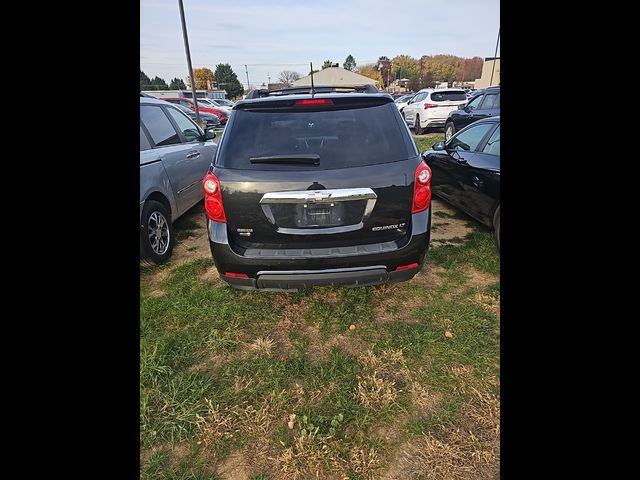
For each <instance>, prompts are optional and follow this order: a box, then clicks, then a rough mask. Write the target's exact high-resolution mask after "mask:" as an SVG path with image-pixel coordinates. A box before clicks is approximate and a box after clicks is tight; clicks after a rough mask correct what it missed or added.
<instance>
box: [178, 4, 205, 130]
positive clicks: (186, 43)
mask: <svg viewBox="0 0 640 480" xmlns="http://www.w3.org/2000/svg"><path fill="white" fill-rule="evenodd" d="M178 5H179V6H180V20H181V21H182V36H183V37H184V50H185V52H186V54H187V66H188V67H189V78H191V95H193V108H194V110H195V112H196V123H197V124H198V125H200V114H199V113H198V101H197V100H196V79H195V78H194V77H193V67H192V66H191V52H190V51H189V37H187V24H186V23H185V21H184V6H183V5H182V0H178Z"/></svg>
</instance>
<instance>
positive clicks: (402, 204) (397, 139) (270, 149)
mask: <svg viewBox="0 0 640 480" xmlns="http://www.w3.org/2000/svg"><path fill="white" fill-rule="evenodd" d="M327 97H329V98H327ZM307 100H309V98H308V96H305V97H304V98H299V97H298V96H296V97H293V98H288V99H287V100H278V101H274V100H272V99H269V101H263V100H258V101H254V102H247V103H246V104H243V105H239V107H240V108H238V109H236V110H235V111H234V114H233V115H232V117H231V122H230V124H229V125H228V126H227V130H226V131H225V133H224V136H223V139H222V141H221V144H220V149H219V153H218V157H217V159H216V164H215V169H214V173H215V174H216V175H217V176H218V178H219V179H220V185H221V191H222V198H223V204H224V209H225V213H226V217H227V233H228V237H229V242H230V245H231V246H232V248H234V250H236V251H237V252H238V253H241V254H242V253H244V251H245V250H246V249H251V252H254V253H255V251H265V250H282V249H300V251H304V250H306V249H309V250H310V249H318V248H321V249H322V248H327V249H331V248H334V247H335V248H342V247H354V248H355V247H356V246H366V245H378V246H377V247H375V248H392V247H393V246H394V245H395V247H396V248H397V246H398V243H400V244H402V242H403V241H405V240H408V237H409V235H410V227H411V226H410V222H411V204H412V198H413V178H414V172H415V168H416V166H417V164H418V163H419V161H420V157H419V156H418V152H417V150H416V148H415V144H414V143H413V141H412V139H411V137H410V135H409V133H408V131H407V129H406V126H405V125H404V123H403V122H402V119H401V117H400V115H399V114H398V111H397V109H396V108H395V106H394V105H393V102H392V101H391V99H390V98H388V97H386V96H382V95H380V96H375V95H360V96H355V95H340V94H338V95H337V96H334V97H333V98H332V97H331V96H323V98H318V97H316V98H315V99H313V100H314V102H315V103H310V104H309V103H307V104H305V103H304V102H306V101H307ZM323 100H324V103H323ZM296 102H298V103H296ZM381 244H382V246H380V245H381ZM385 245H386V247H385ZM372 248H373V247H372ZM341 251H344V252H348V248H347V250H344V249H343V250H341ZM378 251H379V250H378ZM354 252H355V250H354Z"/></svg>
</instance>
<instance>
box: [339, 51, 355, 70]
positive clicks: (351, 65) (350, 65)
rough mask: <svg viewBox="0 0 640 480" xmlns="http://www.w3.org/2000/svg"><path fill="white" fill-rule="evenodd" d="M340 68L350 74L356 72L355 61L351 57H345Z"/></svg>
mask: <svg viewBox="0 0 640 480" xmlns="http://www.w3.org/2000/svg"><path fill="white" fill-rule="evenodd" d="M342 68H344V69H345V70H349V71H350V72H355V71H356V59H355V58H353V55H351V54H349V55H347V58H345V59H344V63H343V64H342Z"/></svg>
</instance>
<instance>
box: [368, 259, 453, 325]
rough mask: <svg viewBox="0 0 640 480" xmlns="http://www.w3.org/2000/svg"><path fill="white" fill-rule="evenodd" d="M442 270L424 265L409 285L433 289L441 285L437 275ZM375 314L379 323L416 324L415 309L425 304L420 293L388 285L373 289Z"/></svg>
mask: <svg viewBox="0 0 640 480" xmlns="http://www.w3.org/2000/svg"><path fill="white" fill-rule="evenodd" d="M443 271H444V268H442V267H438V266H434V265H429V264H427V265H425V266H424V267H423V269H422V271H421V272H420V273H418V274H417V275H416V276H415V277H413V279H411V281H410V282H409V284H411V283H413V284H420V285H421V286H424V288H425V289H435V288H437V287H439V286H440V285H442V282H443V280H442V278H441V277H440V275H438V273H439V272H443ZM373 296H374V299H375V312H376V319H377V320H378V321H380V322H393V321H398V320H400V321H402V322H405V323H416V322H418V321H419V320H417V319H416V318H415V317H414V316H413V312H415V310H416V308H417V307H421V306H423V305H424V304H425V301H426V300H425V298H424V296H423V295H421V292H408V291H407V290H406V288H405V284H397V283H390V284H386V285H381V286H378V287H375V290H374V294H373Z"/></svg>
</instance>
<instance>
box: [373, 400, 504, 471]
mask: <svg viewBox="0 0 640 480" xmlns="http://www.w3.org/2000/svg"><path fill="white" fill-rule="evenodd" d="M419 475H422V476H424V478H434V479H436V478H437V479H463V480H467V479H469V480H471V479H474V480H475V479H481V480H484V479H487V480H488V479H496V478H499V476H500V400H499V399H498V398H497V397H495V396H494V395H491V394H489V393H486V392H479V391H478V390H475V389H473V395H472V399H471V401H470V402H469V403H467V404H466V405H465V406H464V407H463V409H462V411H461V414H460V420H459V421H458V422H457V423H456V425H446V426H444V425H441V426H436V427H435V428H433V429H432V431H430V432H428V433H426V434H425V435H423V436H421V437H418V438H412V439H410V440H408V441H407V442H405V443H404V444H402V445H401V446H400V447H399V448H398V450H397V451H396V453H395V455H394V457H393V459H392V460H391V462H390V464H389V467H388V469H387V472H386V473H385V475H383V476H382V477H381V478H382V479H384V480H400V479H406V478H416V477H417V476H419Z"/></svg>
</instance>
